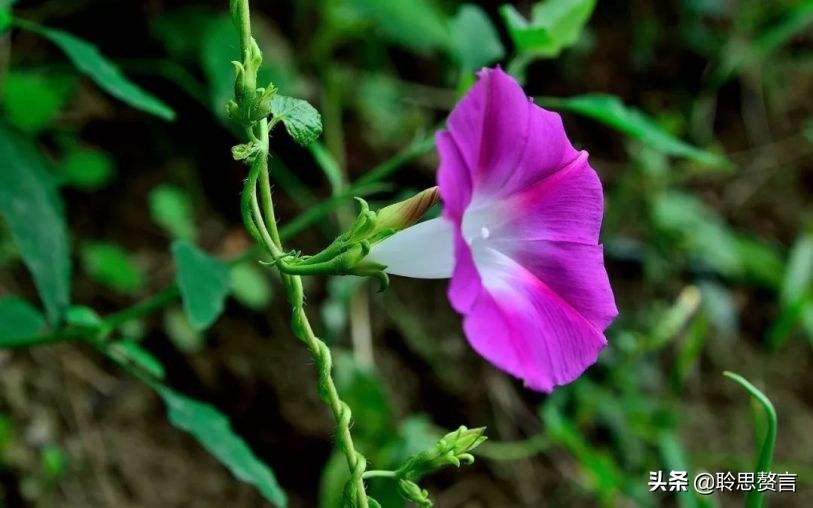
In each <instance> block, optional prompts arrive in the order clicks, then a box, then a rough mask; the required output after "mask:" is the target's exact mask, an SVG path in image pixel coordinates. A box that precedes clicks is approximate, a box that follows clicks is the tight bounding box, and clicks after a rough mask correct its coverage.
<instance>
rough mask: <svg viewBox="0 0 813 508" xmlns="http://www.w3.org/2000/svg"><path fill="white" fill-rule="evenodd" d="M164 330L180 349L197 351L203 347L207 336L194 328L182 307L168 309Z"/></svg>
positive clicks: (188, 351)
mask: <svg viewBox="0 0 813 508" xmlns="http://www.w3.org/2000/svg"><path fill="white" fill-rule="evenodd" d="M164 331H166V333H167V335H169V339H170V340H171V341H172V343H173V344H175V347H177V348H178V349H179V350H180V351H183V352H184V353H195V352H197V351H200V350H201V348H202V347H203V344H204V342H205V339H206V337H205V336H204V334H203V333H201V332H200V331H198V330H195V329H194V328H192V325H191V324H189V318H187V317H186V314H185V313H184V311H183V310H181V309H180V308H173V309H169V310H167V312H166V313H165V314H164Z"/></svg>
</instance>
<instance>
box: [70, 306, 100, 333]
mask: <svg viewBox="0 0 813 508" xmlns="http://www.w3.org/2000/svg"><path fill="white" fill-rule="evenodd" d="M65 322H66V323H68V324H69V325H73V326H81V327H83V328H93V329H98V328H100V327H102V326H103V325H104V321H103V320H102V318H101V317H100V316H99V314H97V313H96V311H95V310H93V309H91V308H90V307H86V306H84V305H72V306H71V307H70V308H69V309H68V312H66V313H65Z"/></svg>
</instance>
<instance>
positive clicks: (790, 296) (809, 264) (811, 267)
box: [779, 234, 813, 305]
mask: <svg viewBox="0 0 813 508" xmlns="http://www.w3.org/2000/svg"><path fill="white" fill-rule="evenodd" d="M811 282H813V235H811V234H803V235H802V236H800V237H799V238H798V239H797V240H796V242H795V243H794V244H793V248H792V249H791V250H790V254H789V255H788V263H787V267H786V269H785V276H784V279H783V282H782V290H781V292H780V298H779V299H780V302H782V303H783V304H784V305H788V304H791V303H793V302H796V301H797V300H799V299H800V298H803V297H804V296H805V294H806V293H808V292H809V291H810V290H811Z"/></svg>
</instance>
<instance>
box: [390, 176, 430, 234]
mask: <svg viewBox="0 0 813 508" xmlns="http://www.w3.org/2000/svg"><path fill="white" fill-rule="evenodd" d="M438 198H439V194H438V187H437V186H435V187H431V188H429V189H426V190H424V191H422V192H419V193H418V194H415V195H414V196H412V197H411V198H409V199H405V200H404V201H401V202H399V203H395V204H392V205H389V206H385V207H384V208H382V209H381V210H379V211H378V212H377V220H376V232H380V231H385V230H392V231H400V230H402V229H406V228H408V227H409V226H412V225H413V224H415V223H416V222H418V221H419V220H420V219H421V217H423V216H424V214H425V213H426V212H427V211H428V210H429V209H430V208H432V206H433V205H434V204H435V203H437V202H438Z"/></svg>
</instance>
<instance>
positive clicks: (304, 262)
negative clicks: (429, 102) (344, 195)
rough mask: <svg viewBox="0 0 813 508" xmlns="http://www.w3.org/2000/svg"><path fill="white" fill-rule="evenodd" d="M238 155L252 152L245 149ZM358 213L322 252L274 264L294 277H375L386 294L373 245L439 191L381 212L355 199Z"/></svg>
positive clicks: (411, 219)
mask: <svg viewBox="0 0 813 508" xmlns="http://www.w3.org/2000/svg"><path fill="white" fill-rule="evenodd" d="M239 151H240V153H239V154H238V155H243V153H242V152H243V151H249V148H242V147H241V149H240V150H239ZM355 199H356V202H357V203H358V207H359V211H358V214H357V215H356V219H355V220H354V221H353V224H352V225H351V226H350V228H349V229H348V230H347V231H346V232H344V233H342V234H341V235H339V237H338V238H336V240H334V241H333V243H331V244H330V245H329V246H328V247H327V248H326V249H324V250H323V251H322V252H319V253H317V254H314V255H312V256H300V255H298V254H293V253H291V254H287V255H285V256H282V257H281V258H279V259H277V260H274V261H273V264H275V265H277V266H278V267H279V268H280V269H281V270H282V271H283V272H285V273H289V274H292V275H319V274H321V275H356V276H358V277H372V278H374V279H377V280H378V281H379V282H380V283H381V290H382V291H383V290H384V289H386V288H387V287H388V286H389V277H388V276H387V274H386V272H385V269H386V266H385V265H383V264H381V263H378V262H375V261H373V260H371V259H369V258H368V255H369V254H370V249H371V247H372V246H373V245H375V244H376V243H378V242H381V241H383V240H384V239H386V238H388V237H390V236H392V235H393V234H395V233H396V232H398V231H400V230H401V229H404V228H407V227H409V226H412V225H413V224H414V223H415V222H417V221H418V220H419V219H420V218H421V217H423V215H424V214H425V213H426V211H427V210H428V209H429V208H430V207H431V206H432V205H434V204H435V203H436V202H437V200H438V191H437V187H433V188H431V189H427V190H425V191H422V192H420V193H418V194H416V195H415V196H412V197H411V198H408V199H406V200H404V201H401V202H398V203H395V204H393V205H389V206H386V207H384V208H382V209H381V210H379V211H377V212H376V211H373V210H371V209H370V205H369V204H368V203H367V202H366V201H365V200H363V199H362V198H358V197H357V198H355Z"/></svg>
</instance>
